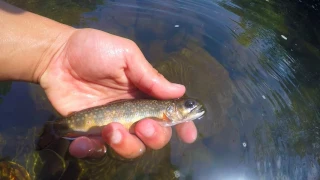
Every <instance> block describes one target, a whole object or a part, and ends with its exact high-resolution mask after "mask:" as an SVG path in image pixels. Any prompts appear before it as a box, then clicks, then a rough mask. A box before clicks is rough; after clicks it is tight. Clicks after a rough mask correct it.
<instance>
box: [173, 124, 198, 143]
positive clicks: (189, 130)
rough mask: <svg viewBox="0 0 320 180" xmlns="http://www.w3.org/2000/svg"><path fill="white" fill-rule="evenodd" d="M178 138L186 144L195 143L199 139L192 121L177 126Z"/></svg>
mask: <svg viewBox="0 0 320 180" xmlns="http://www.w3.org/2000/svg"><path fill="white" fill-rule="evenodd" d="M176 130H177V133H178V136H179V137H180V138H181V140H182V141H184V142H185V143H193V142H194V141H195V140H196V139H197V128H196V126H195V125H194V123H193V122H192V121H190V122H185V123H182V124H177V125H176Z"/></svg>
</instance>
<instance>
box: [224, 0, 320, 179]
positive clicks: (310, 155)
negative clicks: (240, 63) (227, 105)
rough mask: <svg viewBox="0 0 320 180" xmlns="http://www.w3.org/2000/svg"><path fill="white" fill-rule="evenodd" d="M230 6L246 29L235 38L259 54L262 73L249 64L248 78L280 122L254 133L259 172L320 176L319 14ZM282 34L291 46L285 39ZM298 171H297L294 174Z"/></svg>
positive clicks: (283, 7) (262, 5) (259, 4)
mask: <svg viewBox="0 0 320 180" xmlns="http://www.w3.org/2000/svg"><path fill="white" fill-rule="evenodd" d="M232 2H233V3H234V4H231V3H229V4H227V3H225V2H223V3H221V5H222V6H223V7H225V8H226V9H228V10H230V11H232V12H234V13H235V14H237V15H239V16H240V17H239V18H240V20H239V22H238V25H239V26H240V27H241V28H242V30H241V32H239V33H238V34H236V35H235V36H236V39H237V40H238V42H239V43H240V44H242V45H245V46H248V47H249V48H250V49H252V50H253V52H254V53H256V54H257V56H258V59H259V62H258V63H259V64H260V66H261V67H262V68H263V69H259V66H257V65H256V64H255V63H257V62H251V64H249V65H248V66H247V67H246V69H247V70H248V71H247V73H248V74H247V75H248V77H249V79H250V80H251V82H252V83H253V84H255V85H256V86H262V87H263V86H264V87H265V88H268V89H269V91H270V92H268V94H269V95H268V96H266V97H267V99H268V100H269V102H270V103H271V104H270V105H272V107H273V109H274V115H275V118H276V120H275V121H274V122H267V121H265V122H264V124H263V125H260V126H258V128H256V129H255V132H254V137H255V143H256V144H255V146H256V147H255V151H256V154H255V155H256V159H257V160H258V165H257V167H258V172H259V173H261V175H266V176H268V175H269V176H271V177H279V178H284V177H285V176H286V177H296V178H298V179H299V178H300V179H301V178H302V179H305V178H307V177H309V178H310V177H313V178H315V177H319V174H318V173H317V171H319V169H320V168H319V165H320V153H319V152H320V112H319V107H320V95H319V94H320V87H319V82H320V81H319V79H320V74H319V73H318V72H320V66H319V64H320V63H319V60H320V52H319V42H320V40H319V32H320V31H318V30H317V29H319V14H316V13H315V12H319V11H318V10H317V11H310V9H309V8H305V7H304V8H301V6H298V5H297V4H299V3H292V2H286V1H281V4H275V3H274V2H269V1H268V2H267V1H247V0H233V1H232ZM279 3H280V2H279ZM309 3H310V2H309ZM303 5H305V6H306V5H308V2H307V3H303ZM309 5H310V6H311V5H312V4H309ZM298 10H299V12H298ZM308 11H309V12H311V13H309V14H308ZM311 14H312V16H313V17H311ZM315 17H317V18H315ZM317 22H318V24H317ZM297 24H300V25H299V26H297ZM236 33H237V32H236ZM282 34H283V35H286V36H287V38H288V40H287V41H285V40H283V39H281V37H280V35H282ZM317 47H318V48H317ZM252 64H253V66H252ZM264 71H266V72H267V73H268V74H267V75H265V74H264ZM270 79H275V80H276V81H278V82H279V83H280V85H281V86H280V87H281V88H275V86H272V84H270V82H272V80H270ZM300 161H301V162H300ZM268 163H271V164H272V166H270V165H269V164H268ZM279 164H281V167H278V166H279ZM259 168H260V169H259ZM295 168H297V169H298V170H296V171H294V170H290V169H295ZM297 171H300V172H297ZM272 173H274V174H272ZM277 173H280V174H277ZM281 173H282V174H281ZM280 176H284V177H280Z"/></svg>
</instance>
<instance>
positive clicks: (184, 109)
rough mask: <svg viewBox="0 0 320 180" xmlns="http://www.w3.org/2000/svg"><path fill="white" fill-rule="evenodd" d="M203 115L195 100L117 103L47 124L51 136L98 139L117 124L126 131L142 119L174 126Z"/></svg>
mask: <svg viewBox="0 0 320 180" xmlns="http://www.w3.org/2000/svg"><path fill="white" fill-rule="evenodd" d="M204 113H205V110H204V108H203V106H202V105H201V104H200V102H199V101H198V100H195V99H191V98H181V99H173V100H151V99H134V100H120V101H114V102H111V103H108V104H106V105H102V106H97V107H92V108H89V109H85V110H82V111H78V112H75V113H72V114H70V115H69V116H67V117H65V118H62V119H59V120H56V121H51V122H48V123H50V126H51V129H52V130H53V133H55V135H57V136H59V137H63V138H65V139H73V138H76V137H79V136H97V135H100V134H101V129H102V127H103V126H105V125H107V124H109V123H111V122H118V123H121V124H122V125H123V126H124V127H126V128H127V129H129V128H130V127H131V126H132V125H133V124H134V123H136V122H137V121H139V120H142V119H145V118H151V119H154V120H157V121H158V122H159V123H160V124H161V125H163V126H173V125H176V124H179V123H183V122H187V121H192V120H195V119H198V118H200V117H202V116H203V115H204Z"/></svg>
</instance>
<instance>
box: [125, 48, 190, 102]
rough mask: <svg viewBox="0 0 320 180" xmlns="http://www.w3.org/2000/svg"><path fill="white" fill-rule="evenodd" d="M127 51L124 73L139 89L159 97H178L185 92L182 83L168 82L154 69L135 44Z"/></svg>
mask: <svg viewBox="0 0 320 180" xmlns="http://www.w3.org/2000/svg"><path fill="white" fill-rule="evenodd" d="M127 52H128V53H127V57H126V59H127V62H126V63H127V64H126V65H127V69H126V70H125V71H126V75H127V77H128V78H129V79H130V81H131V82H132V83H133V84H134V85H135V86H136V87H137V88H139V89H140V90H141V91H143V92H144V93H146V94H148V95H150V96H153V97H156V98H159V99H170V98H179V97H181V96H182V95H183V94H184V93H185V87H184V86H183V85H180V84H175V83H171V82H169V81H168V80H167V79H166V78H165V77H164V76H163V75H162V74H160V73H159V72H158V71H157V70H156V69H154V68H153V67H152V65H151V64H150V63H149V62H148V61H147V60H146V58H145V57H144V55H143V54H142V52H141V51H140V49H139V48H138V47H137V46H136V45H135V48H133V49H132V51H127Z"/></svg>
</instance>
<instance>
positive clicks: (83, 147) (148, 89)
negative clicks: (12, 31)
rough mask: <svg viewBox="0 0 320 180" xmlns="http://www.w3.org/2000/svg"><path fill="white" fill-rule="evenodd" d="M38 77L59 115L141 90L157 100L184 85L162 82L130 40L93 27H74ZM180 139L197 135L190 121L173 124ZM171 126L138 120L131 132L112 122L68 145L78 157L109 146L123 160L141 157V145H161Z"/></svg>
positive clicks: (182, 89) (99, 153)
mask: <svg viewBox="0 0 320 180" xmlns="http://www.w3.org/2000/svg"><path fill="white" fill-rule="evenodd" d="M70 34H71V35H70V36H69V38H68V39H67V40H66V43H64V44H63V45H62V46H61V47H60V48H59V49H58V51H57V52H56V53H55V54H54V56H53V57H52V59H51V61H50V63H49V65H48V66H47V68H46V69H45V71H44V73H43V74H42V76H41V77H40V79H39V82H40V85H41V86H42V87H43V88H44V90H45V92H46V94H47V96H48V98H49V100H50V101H51V103H52V105H53V106H54V107H55V108H56V109H57V110H58V111H59V112H60V113H61V114H62V115H68V114H69V113H71V112H74V111H79V110H82V109H85V108H89V107H92V106H97V105H102V104H106V103H108V102H111V101H114V100H117V99H130V98H135V97H138V96H139V95H141V94H142V93H141V92H143V93H145V94H147V95H149V96H153V97H155V98H159V99H170V98H179V97H181V96H182V95H183V94H184V92H185V87H184V86H182V85H178V84H173V83H170V82H169V81H167V80H166V79H165V78H164V77H163V76H162V75H161V74H159V73H158V72H157V71H156V70H155V69H154V68H153V67H152V66H151V65H150V64H149V63H148V61H147V60H146V59H145V57H144V56H143V54H142V52H141V51H140V49H139V48H138V47H137V45H136V44H135V43H134V42H132V41H131V40H128V39H125V38H121V37H119V36H115V35H111V34H108V33H105V32H102V31H98V30H93V29H81V30H73V32H70ZM176 129H177V133H178V135H179V136H180V138H181V139H182V140H183V141H184V142H187V143H192V142H193V141H194V140H195V139H196V137H197V130H196V127H195V125H194V123H193V122H187V123H183V124H179V125H176ZM171 134H172V129H171V127H163V126H161V125H159V124H158V123H157V122H155V121H153V120H151V119H145V120H142V121H140V122H138V123H137V125H136V126H135V128H134V134H130V133H129V131H128V130H127V129H125V128H124V127H123V126H122V125H121V124H119V123H111V124H109V125H107V126H105V127H104V128H103V130H102V134H101V137H102V138H98V139H93V138H88V137H79V138H77V139H75V140H74V141H73V142H72V143H71V145H70V148H69V151H70V153H71V154H72V155H73V156H75V157H78V158H84V157H100V156H102V155H103V154H104V153H105V151H106V147H105V146H104V144H105V143H107V144H109V145H110V147H112V148H113V149H114V150H115V151H116V152H117V153H118V154H119V155H121V156H123V157H125V158H135V157H138V156H140V155H141V154H142V153H143V152H144V150H145V148H146V147H145V146H148V147H150V148H152V149H160V148H162V147H163V146H165V145H166V144H167V143H168V141H169V140H170V138H171Z"/></svg>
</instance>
